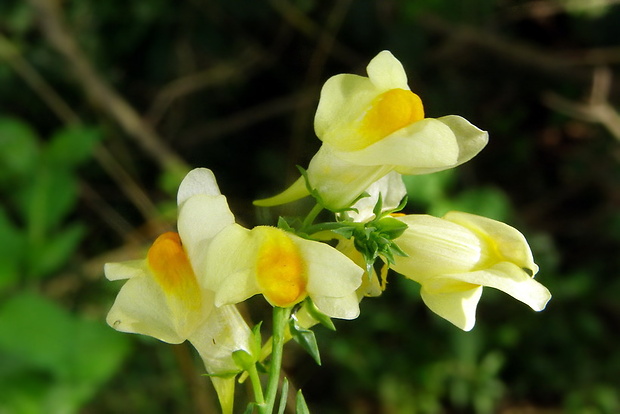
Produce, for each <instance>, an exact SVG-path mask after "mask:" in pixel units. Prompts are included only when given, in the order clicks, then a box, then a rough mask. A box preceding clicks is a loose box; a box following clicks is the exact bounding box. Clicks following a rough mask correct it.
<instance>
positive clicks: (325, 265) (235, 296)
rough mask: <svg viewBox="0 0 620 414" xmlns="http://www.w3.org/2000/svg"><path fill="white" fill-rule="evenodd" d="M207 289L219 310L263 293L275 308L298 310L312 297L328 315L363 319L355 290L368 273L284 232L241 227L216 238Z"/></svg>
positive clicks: (325, 248)
mask: <svg viewBox="0 0 620 414" xmlns="http://www.w3.org/2000/svg"><path fill="white" fill-rule="evenodd" d="M206 263H207V272H208V273H209V283H208V285H207V286H208V287H209V288H210V289H212V290H214V291H215V305H216V306H221V305H226V304H234V303H238V302H241V301H243V300H245V299H247V298H249V297H251V296H253V295H256V294H259V293H261V294H262V295H263V296H264V297H265V299H266V300H267V301H268V302H269V303H270V304H271V305H273V306H278V307H282V308H286V307H290V306H293V305H295V304H297V303H299V302H301V301H303V300H304V299H305V298H306V297H310V298H311V299H312V301H313V302H314V304H315V305H316V307H317V308H318V309H319V310H320V311H321V312H323V313H324V314H326V315H328V316H330V317H333V318H340V319H354V318H356V317H357V316H358V315H359V304H358V300H357V296H356V293H355V291H356V289H357V288H358V287H359V286H360V284H361V281H362V280H361V278H362V273H363V270H362V269H361V268H360V267H359V266H357V265H356V264H355V263H353V262H352V261H351V260H350V259H349V258H347V257H346V256H345V255H344V254H342V253H340V252H339V251H338V250H336V249H334V248H333V247H331V246H329V245H327V244H325V243H320V242H316V241H312V240H306V239H303V238H301V237H299V236H296V235H294V234H291V233H288V232H286V231H284V230H282V229H279V228H276V227H269V226H258V227H255V228H253V229H252V230H248V229H245V228H243V227H241V226H239V225H237V224H235V225H232V226H229V227H227V228H226V229H224V230H222V232H221V233H220V234H219V235H218V236H216V238H215V239H214V240H213V243H212V244H211V247H210V248H209V253H208V256H207V261H206Z"/></svg>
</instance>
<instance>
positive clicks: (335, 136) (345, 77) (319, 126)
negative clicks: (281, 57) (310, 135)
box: [314, 74, 380, 145]
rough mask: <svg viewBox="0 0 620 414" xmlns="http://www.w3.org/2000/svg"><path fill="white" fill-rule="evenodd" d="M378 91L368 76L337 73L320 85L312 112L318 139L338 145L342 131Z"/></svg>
mask: <svg viewBox="0 0 620 414" xmlns="http://www.w3.org/2000/svg"><path fill="white" fill-rule="evenodd" d="M379 93H380V92H379V91H378V90H377V88H376V87H375V86H374V85H373V84H372V83H371V82H370V80H369V79H368V78H365V77H362V76H357V75H350V74H340V75H336V76H332V77H331V78H329V79H328V80H327V82H325V84H324V85H323V88H322V89H321V97H320V99H319V105H318V107H317V109H316V114H315V116H314V131H315V133H316V135H317V137H319V139H320V140H321V141H324V142H328V143H331V144H332V145H337V143H338V142H339V141H340V140H341V133H342V132H345V131H346V128H349V125H350V124H351V123H352V122H354V121H355V120H357V119H358V118H359V117H360V115H362V114H363V113H364V111H365V110H366V109H367V108H368V107H369V106H370V103H371V102H372V100H373V99H374V98H375V97H376V96H377V95H378V94H379Z"/></svg>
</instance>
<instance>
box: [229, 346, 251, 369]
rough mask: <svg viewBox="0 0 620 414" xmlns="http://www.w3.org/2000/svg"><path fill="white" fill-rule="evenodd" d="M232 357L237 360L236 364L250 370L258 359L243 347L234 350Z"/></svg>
mask: <svg viewBox="0 0 620 414" xmlns="http://www.w3.org/2000/svg"><path fill="white" fill-rule="evenodd" d="M232 359H233V361H235V365H237V366H238V367H239V368H240V369H242V370H243V371H247V370H249V369H250V368H251V367H252V366H253V365H254V364H255V363H256V359H255V358H254V357H253V356H252V355H251V354H250V353H248V352H247V351H245V350H243V349H239V350H237V351H234V352H233V353H232Z"/></svg>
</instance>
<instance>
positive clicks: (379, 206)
mask: <svg viewBox="0 0 620 414" xmlns="http://www.w3.org/2000/svg"><path fill="white" fill-rule="evenodd" d="M381 210H383V197H382V195H381V193H379V197H377V204H375V207H374V208H373V209H372V212H373V214H374V215H375V217H379V216H380V215H381Z"/></svg>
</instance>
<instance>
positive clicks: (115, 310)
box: [105, 168, 251, 413]
mask: <svg viewBox="0 0 620 414" xmlns="http://www.w3.org/2000/svg"><path fill="white" fill-rule="evenodd" d="M177 200H178V204H179V221H178V230H179V233H174V232H168V233H164V234H162V235H161V236H159V237H158V238H157V239H156V240H155V242H154V243H153V245H152V246H151V247H150V249H149V250H148V253H147V257H146V259H144V260H134V261H128V262H122V263H107V264H106V265H105V275H106V277H107V278H108V279H109V280H122V279H126V280H127V281H126V282H125V284H124V285H123V287H122V288H121V290H120V292H119V293H118V296H117V297H116V300H115V302H114V304H113V306H112V308H111V309H110V312H109V313H108V316H107V322H108V324H109V325H110V326H112V327H113V328H114V329H116V330H118V331H121V332H129V333H138V334H143V335H148V336H152V337H154V338H157V339H159V340H161V341H164V342H168V343H172V344H178V343H181V342H184V341H185V340H188V341H189V342H191V344H192V345H193V346H194V347H195V348H196V350H197V351H198V353H199V354H200V356H201V357H202V359H203V361H204V364H205V367H206V369H207V371H208V372H209V373H211V374H217V373H225V372H231V371H237V370H238V368H237V366H236V365H235V363H234V361H233V360H232V357H231V354H232V352H234V351H236V350H239V349H244V350H249V344H248V341H249V337H250V333H251V332H250V329H249V327H248V326H247V324H246V323H245V321H244V320H243V318H242V317H241V315H240V314H239V312H238V311H237V308H236V307H235V306H234V305H229V306H224V307H220V308H216V307H215V306H214V296H215V294H214V292H213V291H211V290H209V289H208V288H207V287H206V283H205V280H206V279H207V278H208V277H209V275H208V274H207V273H206V266H205V265H206V251H207V248H208V246H209V244H210V243H211V241H212V239H213V237H214V236H215V235H216V234H217V233H219V232H220V231H221V230H222V229H223V228H225V227H227V226H229V225H232V223H233V222H234V217H233V215H232V213H231V212H230V209H229V208H228V204H227V202H226V198H225V197H224V196H222V195H221V194H220V192H219V189H218V187H217V184H216V182H215V177H214V176H213V173H211V171H210V170H207V169H204V168H201V169H195V170H193V171H191V172H190V173H189V174H188V175H187V176H186V178H185V179H184V180H183V182H182V183H181V186H180V188H179V192H178V197H177ZM212 380H213V383H214V386H215V388H216V390H217V391H218V396H219V397H220V401H221V403H222V408H223V412H226V413H228V412H231V410H232V398H233V395H234V378H216V377H214V378H212Z"/></svg>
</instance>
